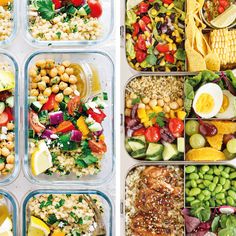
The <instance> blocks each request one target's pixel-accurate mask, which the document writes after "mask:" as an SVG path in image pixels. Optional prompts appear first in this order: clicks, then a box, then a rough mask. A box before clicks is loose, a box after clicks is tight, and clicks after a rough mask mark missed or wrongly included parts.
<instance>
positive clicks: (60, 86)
mask: <svg viewBox="0 0 236 236" xmlns="http://www.w3.org/2000/svg"><path fill="white" fill-rule="evenodd" d="M67 87H68V84H67V83H65V82H60V84H59V88H60V90H64V89H66V88H67Z"/></svg>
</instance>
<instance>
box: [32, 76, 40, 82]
mask: <svg viewBox="0 0 236 236" xmlns="http://www.w3.org/2000/svg"><path fill="white" fill-rule="evenodd" d="M40 80H41V79H40V78H39V77H37V76H36V77H33V78H31V82H33V83H38V82H40Z"/></svg>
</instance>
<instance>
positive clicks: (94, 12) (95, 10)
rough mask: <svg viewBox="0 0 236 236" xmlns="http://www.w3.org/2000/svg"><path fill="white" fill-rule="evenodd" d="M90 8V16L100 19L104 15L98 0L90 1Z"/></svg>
mask: <svg viewBox="0 0 236 236" xmlns="http://www.w3.org/2000/svg"><path fill="white" fill-rule="evenodd" d="M88 5H89V7H90V10H91V13H90V15H91V16H92V17H95V18H99V17H100V16H101V15H102V5H101V3H100V2H99V1H98V0H88Z"/></svg>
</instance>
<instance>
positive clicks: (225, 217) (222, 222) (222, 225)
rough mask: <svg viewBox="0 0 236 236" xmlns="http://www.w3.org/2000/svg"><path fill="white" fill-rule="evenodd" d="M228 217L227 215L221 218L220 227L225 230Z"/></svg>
mask: <svg viewBox="0 0 236 236" xmlns="http://www.w3.org/2000/svg"><path fill="white" fill-rule="evenodd" d="M227 219H228V217H227V215H221V216H220V227H221V228H222V229H223V228H226V221H227Z"/></svg>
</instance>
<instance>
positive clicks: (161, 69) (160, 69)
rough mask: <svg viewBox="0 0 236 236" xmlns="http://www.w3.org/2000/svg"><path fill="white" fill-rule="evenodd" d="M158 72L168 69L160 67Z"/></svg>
mask: <svg viewBox="0 0 236 236" xmlns="http://www.w3.org/2000/svg"><path fill="white" fill-rule="evenodd" d="M158 70H159V71H165V70H166V68H165V67H164V66H159V68H158Z"/></svg>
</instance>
